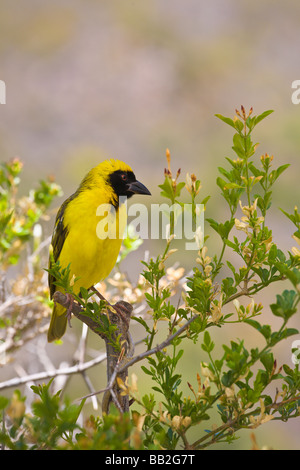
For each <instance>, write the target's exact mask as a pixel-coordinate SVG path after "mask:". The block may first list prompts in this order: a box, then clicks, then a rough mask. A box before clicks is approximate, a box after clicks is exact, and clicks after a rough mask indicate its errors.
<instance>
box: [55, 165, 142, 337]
mask: <svg viewBox="0 0 300 470" xmlns="http://www.w3.org/2000/svg"><path fill="white" fill-rule="evenodd" d="M133 194H149V195H150V192H149V190H148V189H147V188H146V187H145V186H144V185H143V184H142V183H140V182H139V181H137V180H136V178H135V175H134V173H133V171H132V169H131V168H130V166H128V165H127V164H126V163H123V162H121V161H120V160H106V161H104V162H102V163H100V164H99V165H98V166H96V167H95V168H93V169H92V170H91V171H90V172H89V173H88V174H87V175H86V177H85V178H84V179H83V181H82V182H81V184H80V186H79V188H78V189H77V191H76V192H75V193H74V194H72V196H70V197H69V198H68V199H66V201H65V202H64V203H63V204H62V205H61V207H60V209H59V211H58V213H57V216H56V220H55V226H54V231H53V236H52V241H51V245H52V253H53V254H52V259H53V260H54V261H55V262H56V261H57V260H59V261H60V265H61V267H62V268H65V267H67V266H68V265H69V264H70V276H71V277H72V276H75V277H76V278H79V279H78V280H77V281H76V282H75V284H74V286H73V290H74V292H75V293H76V294H78V293H79V291H80V287H85V288H86V289H89V288H91V287H92V286H94V284H96V283H98V282H99V281H101V280H103V279H105V278H106V277H107V276H108V275H109V273H110V272H111V270H112V269H113V267H114V265H115V263H116V261H117V257H118V254H119V251H120V248H121V244H122V236H121V237H120V236H115V237H114V238H111V237H110V236H109V234H108V235H107V236H106V235H105V237H101V236H100V237H99V225H98V224H99V220H101V217H99V215H97V214H98V208H99V206H101V205H102V204H110V205H112V206H113V207H114V210H112V211H110V213H109V216H110V217H111V218H112V219H113V220H112V222H115V227H116V233H117V235H118V234H121V233H123V229H125V225H126V206H125V204H119V198H120V197H121V196H124V197H127V198H130V197H131V196H132V195H133ZM111 226H114V224H112V225H111ZM97 231H98V233H97ZM100 235H101V234H100ZM49 263H50V266H51V257H50V261H49ZM54 281H55V279H54V278H53V277H52V276H51V275H49V288H50V298H52V297H53V294H54V292H55V290H57V288H56V286H55V285H54ZM66 326H67V316H66V309H65V308H63V307H62V306H61V305H59V304H55V305H54V307H53V312H52V316H51V321H50V326H49V330H48V341H49V342H51V341H54V340H56V339H59V338H61V337H62V336H63V334H64V333H65V330H66Z"/></svg>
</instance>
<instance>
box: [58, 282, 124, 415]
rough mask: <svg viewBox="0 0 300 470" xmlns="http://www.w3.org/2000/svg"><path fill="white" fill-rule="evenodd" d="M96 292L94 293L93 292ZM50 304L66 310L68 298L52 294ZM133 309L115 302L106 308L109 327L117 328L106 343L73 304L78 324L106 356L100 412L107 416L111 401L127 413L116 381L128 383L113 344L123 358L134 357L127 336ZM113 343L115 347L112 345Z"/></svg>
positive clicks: (93, 322) (103, 336)
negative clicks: (102, 347)
mask: <svg viewBox="0 0 300 470" xmlns="http://www.w3.org/2000/svg"><path fill="white" fill-rule="evenodd" d="M94 292H95V290H94ZM53 301H54V302H56V303H59V304H60V305H62V306H63V307H65V308H66V309H68V307H69V306H70V298H69V297H68V296H66V295H65V294H63V293H62V292H59V291H57V292H55V293H54V295H53ZM132 310H133V307H132V306H131V305H130V304H129V303H127V302H124V301H120V302H117V303H116V304H115V305H109V307H107V310H106V312H107V316H108V318H109V321H110V323H111V324H113V325H115V326H116V330H115V332H114V334H113V338H112V340H111V339H109V338H108V337H107V336H106V335H105V333H103V332H101V331H99V323H98V322H96V321H95V320H93V319H92V318H90V317H89V316H87V315H85V314H83V313H82V312H83V307H82V306H81V305H79V304H78V303H77V302H75V301H73V302H72V310H71V311H72V313H73V315H74V316H75V317H76V318H78V319H79V320H80V321H82V322H83V323H85V324H86V325H87V326H88V327H89V328H90V329H91V330H92V331H94V332H95V333H96V334H97V335H98V336H100V337H101V338H102V339H103V340H104V341H105V345H106V356H107V383H108V386H107V387H106V393H105V395H104V398H103V402H102V411H103V412H104V413H108V412H109V406H110V403H111V402H112V401H113V402H114V403H115V405H116V406H117V408H118V409H119V410H120V411H121V410H122V411H123V412H126V411H129V397H128V395H124V393H122V394H121V392H122V390H121V389H119V387H118V385H117V383H116V377H117V376H118V377H120V379H121V381H122V382H124V383H125V382H126V379H127V375H128V372H127V368H126V369H123V370H122V371H121V370H119V366H120V353H119V351H118V349H116V346H115V344H116V342H117V341H118V344H121V345H122V351H123V356H124V358H125V357H128V356H129V357H130V355H132V354H133V344H132V339H131V336H130V334H129V323H130V316H131V312H132ZM114 343H115V344H114Z"/></svg>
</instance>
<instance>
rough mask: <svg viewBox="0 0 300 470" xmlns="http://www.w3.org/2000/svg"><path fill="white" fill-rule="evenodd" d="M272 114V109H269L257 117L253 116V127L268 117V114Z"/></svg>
mask: <svg viewBox="0 0 300 470" xmlns="http://www.w3.org/2000/svg"><path fill="white" fill-rule="evenodd" d="M273 112H274V110H273V109H270V110H268V111H264V112H263V113H261V114H259V115H258V116H255V126H256V125H257V124H258V123H259V122H260V121H262V120H263V119H265V118H266V117H267V116H269V115H270V114H272V113H273Z"/></svg>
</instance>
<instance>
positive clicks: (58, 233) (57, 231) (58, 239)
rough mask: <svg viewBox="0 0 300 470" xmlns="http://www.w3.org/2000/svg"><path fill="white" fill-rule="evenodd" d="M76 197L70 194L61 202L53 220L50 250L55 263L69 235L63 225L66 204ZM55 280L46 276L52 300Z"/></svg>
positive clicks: (65, 226)
mask: <svg viewBox="0 0 300 470" xmlns="http://www.w3.org/2000/svg"><path fill="white" fill-rule="evenodd" d="M74 197H76V193H75V194H72V196H70V197H69V198H68V199H66V200H65V202H63V204H62V205H61V206H60V209H59V211H58V213H57V216H56V219H55V225H54V230H53V235H52V240H51V245H52V250H53V257H52V259H53V260H54V261H55V262H56V261H57V260H58V259H59V255H60V253H61V250H62V247H63V246H64V243H65V241H66V238H67V236H68V233H69V228H68V226H67V225H65V221H64V215H65V210H66V207H67V206H68V204H69V203H70V202H71V201H72V200H73V199H74ZM51 261H52V260H51V256H50V258H49V267H51ZM54 281H55V278H54V276H51V274H49V275H48V283H49V288H50V298H51V299H52V297H53V294H54V292H55V291H56V286H55V284H54Z"/></svg>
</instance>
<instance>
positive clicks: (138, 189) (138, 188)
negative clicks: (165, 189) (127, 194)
mask: <svg viewBox="0 0 300 470" xmlns="http://www.w3.org/2000/svg"><path fill="white" fill-rule="evenodd" d="M127 187H128V191H131V192H132V193H134V194H147V195H148V196H151V193H150V191H149V189H147V188H146V186H144V185H143V184H142V183H140V182H139V181H134V182H133V183H129V184H128V185H127Z"/></svg>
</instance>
